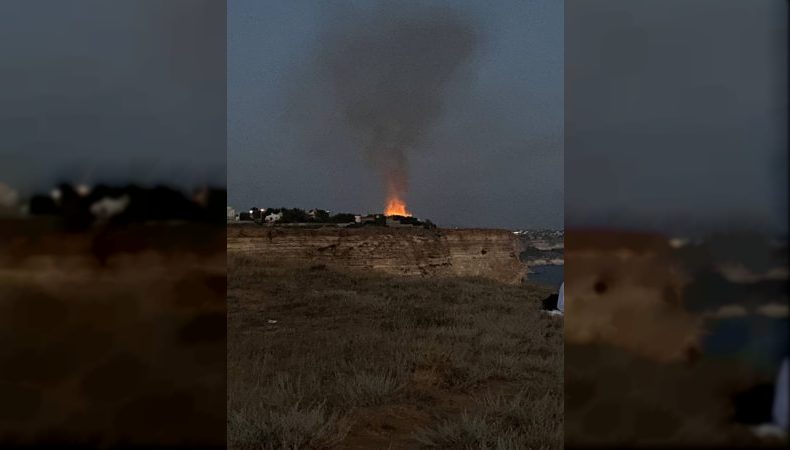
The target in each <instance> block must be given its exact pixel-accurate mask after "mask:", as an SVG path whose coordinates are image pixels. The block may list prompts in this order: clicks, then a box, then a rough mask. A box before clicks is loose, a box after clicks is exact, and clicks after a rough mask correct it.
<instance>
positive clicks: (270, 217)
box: [263, 212, 283, 223]
mask: <svg viewBox="0 0 790 450" xmlns="http://www.w3.org/2000/svg"><path fill="white" fill-rule="evenodd" d="M282 218H283V213H281V212H279V213H277V214H274V213H272V214H269V215H268V216H266V217H265V218H264V219H263V220H265V221H266V222H267V223H274V222H279V221H280V219H282Z"/></svg>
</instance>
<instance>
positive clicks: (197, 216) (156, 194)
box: [29, 183, 227, 231]
mask: <svg viewBox="0 0 790 450" xmlns="http://www.w3.org/2000/svg"><path fill="white" fill-rule="evenodd" d="M56 190H57V191H58V192H59V194H60V196H59V198H57V199H56V198H53V197H52V196H51V195H50V194H36V195H34V196H33V197H32V198H31V199H30V203H29V212H30V214H31V215H33V216H55V217H58V218H60V219H61V220H62V222H63V224H64V225H65V227H66V228H68V229H71V230H75V231H82V230H86V229H88V228H89V227H90V226H91V225H92V224H94V223H95V222H96V221H97V218H96V217H95V216H94V214H93V213H92V212H91V206H92V205H94V204H95V203H97V202H99V201H101V200H103V199H120V198H124V197H126V198H128V206H127V207H125V208H124V209H123V210H122V211H120V212H118V214H116V215H114V216H113V217H112V218H111V219H110V221H109V224H110V225H117V226H124V225H128V224H132V223H141V222H152V221H189V222H209V223H224V222H223V219H222V217H223V214H224V212H223V210H224V209H225V206H226V205H225V204H226V198H227V194H226V191H225V190H224V189H216V188H206V189H203V190H200V191H197V192H195V194H194V195H193V196H191V197H190V196H187V195H186V194H185V193H184V192H182V191H180V190H177V189H174V188H171V187H168V186H161V185H160V186H155V187H152V188H146V187H141V186H137V185H127V186H109V185H102V184H100V185H97V186H93V187H92V188H91V189H90V191H89V192H87V193H80V192H79V191H78V189H77V188H76V187H75V186H73V185H71V184H69V183H61V184H59V185H58V186H57V188H56Z"/></svg>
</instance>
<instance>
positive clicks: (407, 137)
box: [319, 4, 478, 199]
mask: <svg viewBox="0 0 790 450" xmlns="http://www.w3.org/2000/svg"><path fill="white" fill-rule="evenodd" d="M350 16H351V20H345V21H342V24H343V25H341V26H336V27H334V28H332V29H329V30H326V32H325V33H324V35H323V36H322V40H321V45H320V47H319V50H320V52H319V55H320V56H319V61H320V67H321V69H322V70H323V71H324V74H325V75H326V79H327V80H328V81H329V82H330V83H331V86H332V88H333V91H334V95H335V98H336V100H337V102H339V106H340V110H341V111H342V114H343V116H344V119H345V121H346V123H347V125H348V126H349V128H350V129H351V131H352V133H353V135H354V137H355V139H356V140H357V141H358V145H359V148H360V149H361V150H363V151H364V154H365V156H366V158H367V159H368V161H369V162H370V164H371V165H372V166H373V167H375V169H376V170H378V171H379V172H380V173H381V179H382V181H383V183H384V188H385V189H386V191H387V194H388V198H390V199H392V198H397V199H403V198H404V196H405V194H406V191H407V188H408V178H409V177H408V158H407V155H408V153H409V152H410V151H412V150H414V149H416V148H418V146H419V145H420V143H421V141H422V139H423V138H425V137H426V135H427V134H428V132H429V131H430V129H431V127H432V126H433V125H434V124H435V123H436V120H437V119H438V118H439V117H440V115H441V113H442V106H443V103H444V92H443V88H444V86H445V84H446V83H447V82H448V81H450V80H451V79H452V78H453V75H454V74H455V73H456V72H457V71H458V69H459V67H461V65H462V64H463V63H464V61H465V60H466V59H467V58H468V57H469V56H470V55H471V54H472V52H473V50H474V48H475V46H476V42H477V41H478V37H477V33H476V32H475V30H474V28H473V26H472V23H471V22H470V21H469V20H468V19H467V18H465V17H464V16H462V15H460V14H457V13H455V12H453V11H449V10H447V9H444V8H425V7H421V8H404V7H403V5H402V4H399V5H398V9H395V8H394V7H385V8H381V9H376V10H373V11H370V12H361V13H360V12H356V15H355V14H351V15H350Z"/></svg>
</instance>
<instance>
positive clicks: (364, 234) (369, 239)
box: [227, 225, 527, 284]
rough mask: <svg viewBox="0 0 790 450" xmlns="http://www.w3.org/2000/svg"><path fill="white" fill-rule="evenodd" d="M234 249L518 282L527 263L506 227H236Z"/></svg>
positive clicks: (287, 258)
mask: <svg viewBox="0 0 790 450" xmlns="http://www.w3.org/2000/svg"><path fill="white" fill-rule="evenodd" d="M227 249H228V252H250V253H254V254H256V255H257V256H259V257H262V258H263V259H264V260H266V259H271V260H285V261H294V262H299V263H305V264H325V265H327V266H331V267H335V268H345V269H350V270H370V269H373V270H378V271H382V272H386V273H390V274H395V275H422V276H440V277H441V276H472V277H475V276H477V277H483V278H489V279H492V280H496V281H499V282H503V283H509V284H518V283H520V282H521V281H522V280H523V278H524V276H525V275H526V272H527V266H526V265H524V264H523V263H521V262H520V261H519V259H518V254H519V253H520V252H521V250H522V244H521V242H520V240H519V239H518V238H517V237H516V236H514V235H513V234H512V233H511V232H509V231H506V230H482V229H464V230H444V229H436V230H426V229H422V228H374V227H370V228H353V229H344V228H319V229H299V228H285V227H261V226H239V225H236V226H230V227H228V244H227Z"/></svg>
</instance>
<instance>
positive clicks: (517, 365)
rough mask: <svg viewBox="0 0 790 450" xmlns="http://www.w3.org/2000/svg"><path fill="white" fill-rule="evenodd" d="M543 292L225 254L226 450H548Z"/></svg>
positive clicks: (550, 378) (553, 349) (557, 333)
mask: <svg viewBox="0 0 790 450" xmlns="http://www.w3.org/2000/svg"><path fill="white" fill-rule="evenodd" d="M549 293H550V289H549V288H545V287H540V286H507V285H501V284H496V283H494V282H491V281H483V280H477V279H425V278H420V279H417V278H406V277H392V276H386V275H378V274H374V273H356V274H351V273H342V272H340V271H335V270H331V269H327V268H326V267H323V266H313V267H308V266H289V265H285V264H283V265H276V266H272V265H264V264H261V263H260V261H259V260H257V259H256V258H255V257H254V256H241V255H233V254H230V255H229V257H228V443H229V447H231V448H272V449H274V448H277V449H280V448H289V449H290V448H337V449H350V448H393V449H395V448H399V449H400V448H448V449H449V448H452V449H464V448H475V449H477V448H500V449H523V448H547V449H548V448H553V449H559V448H561V447H562V445H563V418H562V408H563V368H562V366H563V343H562V318H561V317H555V316H550V315H546V314H544V313H542V312H541V311H540V309H539V308H540V305H541V299H542V298H544V297H545V296H546V295H548V294H549Z"/></svg>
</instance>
